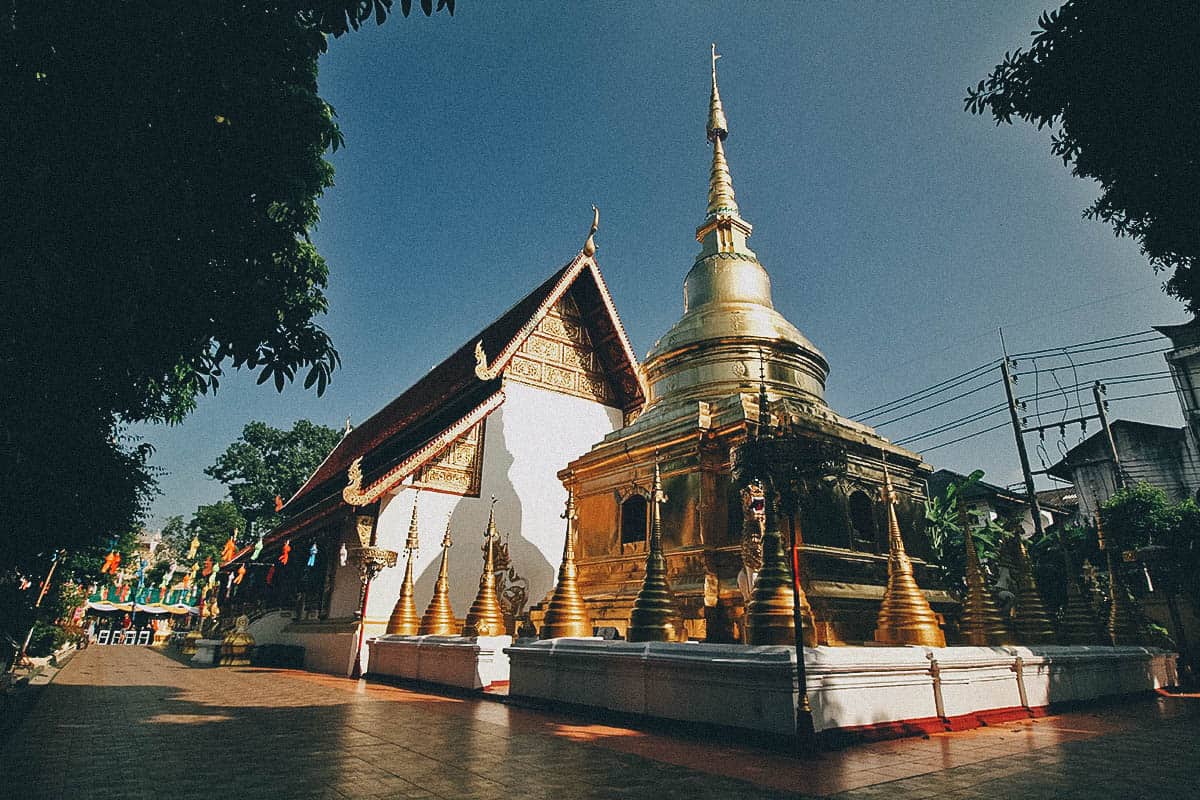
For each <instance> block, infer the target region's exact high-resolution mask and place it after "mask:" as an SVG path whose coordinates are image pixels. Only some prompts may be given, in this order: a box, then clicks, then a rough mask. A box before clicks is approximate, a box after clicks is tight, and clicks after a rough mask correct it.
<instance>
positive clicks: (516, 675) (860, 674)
mask: <svg viewBox="0 0 1200 800" xmlns="http://www.w3.org/2000/svg"><path fill="white" fill-rule="evenodd" d="M507 653H508V656H509V661H510V663H511V669H510V683H509V694H510V695H511V696H513V697H529V698H534V699H538V700H548V701H553V702H559V703H564V704H571V705H576V706H579V705H582V706H590V707H594V708H601V709H607V710H610V711H617V712H621V713H627V714H635V715H640V716H647V717H656V718H662V719H675V720H682V721H687V722H699V723H706V724H712V725H721V726H727V727H736V728H746V729H751V730H757V731H766V732H770V733H779V734H786V735H791V734H793V733H794V732H795V725H796V716H795V707H796V701H797V699H798V692H797V685H796V664H795V649H794V648H791V647H745V646H742V645H729V644H703V643H696V642H647V643H631V642H620V641H616V642H614V641H601V640H589V639H558V640H550V641H543V642H522V643H520V644H517V645H514V646H512V647H509V648H508V649H507ZM1018 658H1020V668H1019V669H1018ZM804 663H805V671H806V673H807V688H808V695H809V703H810V705H811V706H812V712H813V725H814V727H815V729H816V730H817V731H842V732H845V733H850V734H852V735H860V736H863V737H865V738H884V737H889V736H901V735H907V734H914V733H920V732H927V731H932V730H945V729H949V728H971V727H976V726H978V725H981V724H986V723H987V722H990V721H995V720H1000V719H1005V718H1008V719H1011V718H1013V717H1016V716H1027V715H1031V714H1034V713H1037V712H1038V711H1039V710H1044V709H1045V708H1046V707H1047V706H1049V705H1051V704H1055V703H1063V702H1074V701H1078V700H1088V699H1092V698H1096V697H1101V696H1107V695H1120V694H1130V693H1136V692H1144V691H1150V690H1153V689H1155V688H1158V687H1160V686H1163V685H1167V684H1170V683H1173V682H1175V672H1174V670H1175V655H1174V654H1173V653H1166V652H1163V651H1160V650H1153V649H1148V648H1141V647H1124V648H1119V647H1039V648H1014V647H945V648H928V647H814V648H806V649H805V652H804ZM1022 685H1023V688H1024V690H1025V697H1024V700H1023V698H1022Z"/></svg>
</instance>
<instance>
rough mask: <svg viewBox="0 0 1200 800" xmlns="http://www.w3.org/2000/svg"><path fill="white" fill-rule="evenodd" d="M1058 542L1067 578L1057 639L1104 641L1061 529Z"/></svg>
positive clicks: (1080, 642) (1078, 642) (1081, 642)
mask: <svg viewBox="0 0 1200 800" xmlns="http://www.w3.org/2000/svg"><path fill="white" fill-rule="evenodd" d="M1058 542H1059V546H1060V547H1061V549H1062V557H1063V570H1064V572H1063V574H1064V575H1066V580H1067V602H1066V604H1065V605H1064V606H1063V609H1062V612H1061V613H1060V615H1059V623H1058V641H1059V643H1060V644H1067V645H1088V644H1101V643H1104V642H1105V638H1106V637H1104V636H1103V635H1102V634H1101V632H1100V627H1099V622H1098V621H1097V619H1096V615H1095V613H1094V612H1093V611H1092V606H1091V604H1089V603H1088V601H1087V599H1086V598H1084V596H1083V591H1082V590H1081V589H1080V586H1079V580H1078V579H1077V578H1076V576H1075V569H1074V566H1073V565H1072V563H1071V553H1070V551H1069V550H1068V549H1067V535H1066V533H1065V532H1064V531H1062V530H1060V531H1059V532H1058Z"/></svg>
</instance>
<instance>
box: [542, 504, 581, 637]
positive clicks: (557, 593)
mask: <svg viewBox="0 0 1200 800" xmlns="http://www.w3.org/2000/svg"><path fill="white" fill-rule="evenodd" d="M563 516H564V517H565V518H566V520H567V540H566V542H565V543H564V544H563V557H562V564H561V565H560V566H559V568H558V583H557V584H555V586H554V593H553V594H552V595H551V597H550V602H549V604H548V605H547V606H546V617H545V620H544V621H543V622H542V630H541V633H540V636H541V638H543V639H559V638H562V637H565V636H574V637H582V636H591V635H592V620H591V617H590V616H589V615H588V610H587V604H586V603H584V602H583V596H582V595H580V594H579V583H578V581H577V578H578V570H577V569H576V567H575V520H576V519H577V516H578V515H577V514H576V513H575V495H574V494H571V493H570V492H568V493H567V510H566V513H564V514H563Z"/></svg>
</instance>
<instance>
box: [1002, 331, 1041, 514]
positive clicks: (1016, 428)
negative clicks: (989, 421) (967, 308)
mask: <svg viewBox="0 0 1200 800" xmlns="http://www.w3.org/2000/svg"><path fill="white" fill-rule="evenodd" d="M1000 372H1001V374H1002V375H1003V376H1004V394H1005V396H1007V397H1008V415H1009V417H1010V418H1011V419H1012V427H1013V436H1015V437H1016V439H1017V455H1018V456H1019V457H1020V459H1021V474H1023V475H1024V476H1025V493H1026V494H1027V495H1028V496H1029V512H1030V514H1031V515H1032V516H1033V529H1034V530H1035V531H1037V534H1038V536H1039V537H1040V536H1042V535H1043V534H1044V533H1045V531H1044V530H1042V508H1041V506H1040V505H1039V504H1038V499H1037V491H1036V490H1035V489H1034V487H1033V472H1032V470H1030V468H1029V451H1027V450H1026V449H1025V431H1024V429H1023V428H1022V427H1021V416H1020V414H1018V413H1017V398H1016V396H1015V395H1014V394H1013V377H1012V372H1011V371H1010V370H1009V367H1008V352H1007V351H1006V352H1005V353H1004V360H1003V361H1001V362H1000Z"/></svg>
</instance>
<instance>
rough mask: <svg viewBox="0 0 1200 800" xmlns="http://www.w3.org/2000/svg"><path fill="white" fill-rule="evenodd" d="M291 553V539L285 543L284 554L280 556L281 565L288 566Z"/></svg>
mask: <svg viewBox="0 0 1200 800" xmlns="http://www.w3.org/2000/svg"><path fill="white" fill-rule="evenodd" d="M291 552H292V542H291V540H290V539H289V540H288V541H286V542H284V543H283V552H282V553H280V554H279V563H280V564H287V562H288V555H290V554H291Z"/></svg>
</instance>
